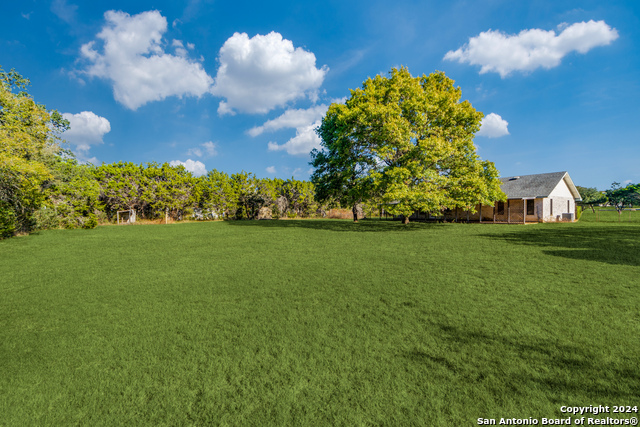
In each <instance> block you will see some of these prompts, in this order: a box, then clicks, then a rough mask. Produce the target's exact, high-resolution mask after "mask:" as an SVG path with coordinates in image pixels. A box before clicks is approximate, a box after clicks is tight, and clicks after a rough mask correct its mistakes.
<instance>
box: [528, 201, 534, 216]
mask: <svg viewBox="0 0 640 427" xmlns="http://www.w3.org/2000/svg"><path fill="white" fill-rule="evenodd" d="M535 202H536V201H535V200H533V199H529V200H527V215H533V214H534V209H535Z"/></svg>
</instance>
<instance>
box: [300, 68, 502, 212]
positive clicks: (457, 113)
mask: <svg viewBox="0 0 640 427" xmlns="http://www.w3.org/2000/svg"><path fill="white" fill-rule="evenodd" d="M460 98H461V91H460V89H459V88H457V87H455V86H454V81H453V80H451V79H449V78H448V77H446V76H445V74H444V73H442V72H436V73H433V74H431V75H429V76H426V75H423V76H422V77H412V76H411V74H410V73H409V71H408V70H407V69H406V68H404V67H402V68H400V69H396V68H394V69H393V70H391V72H390V75H389V77H382V76H376V77H375V78H374V79H371V78H370V79H368V80H366V81H365V82H364V83H363V86H362V88H361V89H356V90H352V91H351V96H350V97H349V98H348V99H347V100H346V102H345V104H344V105H342V104H332V105H331V106H330V107H329V110H328V111H327V114H326V116H325V118H324V119H323V122H322V125H321V126H320V128H319V134H320V137H321V138H322V150H321V151H318V152H314V153H313V155H312V156H313V161H312V165H313V166H314V167H316V172H315V173H314V176H313V178H312V181H313V182H314V183H315V184H316V186H317V192H318V194H319V195H320V198H321V199H322V198H325V197H329V196H333V197H336V198H340V199H342V200H346V201H348V202H350V203H351V204H355V203H354V202H356V201H358V200H366V199H370V198H371V197H373V196H374V195H380V200H381V201H382V202H384V203H386V204H387V208H386V210H387V211H389V212H390V213H392V214H395V215H401V216H402V217H403V218H404V220H403V222H405V223H408V222H409V216H410V215H411V214H412V213H413V212H415V211H418V210H420V211H423V212H428V213H439V212H441V211H442V210H444V209H447V208H449V209H453V208H457V207H462V208H469V209H474V208H475V206H476V205H477V204H480V203H481V204H492V203H493V202H494V201H495V200H504V199H505V197H506V196H505V195H504V193H503V192H502V191H501V190H500V181H499V180H498V171H497V170H496V168H495V166H494V164H493V163H492V162H488V161H482V160H480V159H479V157H478V155H477V154H476V150H475V146H474V145H473V136H474V134H475V133H476V132H477V131H478V130H479V129H480V120H481V119H482V113H480V112H478V111H476V110H475V109H474V108H473V107H472V106H471V104H470V103H469V102H468V101H463V102H460Z"/></svg>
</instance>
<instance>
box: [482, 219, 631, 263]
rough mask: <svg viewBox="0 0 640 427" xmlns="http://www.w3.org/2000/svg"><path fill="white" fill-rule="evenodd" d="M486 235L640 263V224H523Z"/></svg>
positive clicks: (553, 251) (578, 256)
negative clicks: (538, 225)
mask: <svg viewBox="0 0 640 427" xmlns="http://www.w3.org/2000/svg"><path fill="white" fill-rule="evenodd" d="M482 237H485V238H488V239H492V240H501V241H505V242H509V243H513V244H517V245H529V246H539V247H543V248H549V249H546V250H544V251H543V253H545V254H547V255H552V256H558V257H563V258H568V259H574V260H587V261H598V262H605V263H608V264H616V265H632V266H638V265H640V227H639V226H608V227H584V226H577V225H571V224H570V225H567V226H562V227H558V226H549V227H544V226H541V227H532V228H528V227H521V228H519V229H517V230H514V231H508V232H505V233H500V234H483V235H482Z"/></svg>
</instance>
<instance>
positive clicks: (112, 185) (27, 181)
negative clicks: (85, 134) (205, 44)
mask: <svg viewBox="0 0 640 427" xmlns="http://www.w3.org/2000/svg"><path fill="white" fill-rule="evenodd" d="M28 85H29V80H27V79H25V78H23V77H22V76H21V75H19V74H18V73H17V72H15V71H14V70H11V71H9V72H5V71H4V70H2V68H0V238H2V237H10V236H12V235H14V234H16V233H26V232H29V231H32V230H35V229H46V228H58V227H65V228H93V227H95V226H96V225H97V224H98V223H99V222H108V221H114V218H115V217H116V213H117V212H118V211H122V210H130V209H135V211H136V214H137V216H138V217H139V218H143V219H155V218H167V217H170V218H172V219H186V218H188V217H189V216H191V215H194V214H195V213H197V214H199V216H200V217H202V218H204V217H208V218H223V219H256V218H281V217H290V218H296V217H303V218H304V217H309V216H313V215H316V214H319V213H320V212H321V210H319V208H320V205H319V204H318V203H317V202H316V201H315V198H314V186H313V184H312V183H310V182H305V181H299V180H295V179H293V178H291V179H287V180H283V179H277V178H275V179H269V178H264V179H259V178H257V177H256V176H255V175H253V174H251V173H248V172H244V171H243V172H240V173H235V174H231V175H228V174H226V173H225V172H221V171H217V170H213V171H211V172H209V173H208V174H207V175H204V176H201V177H194V176H193V175H192V174H191V172H189V171H187V170H186V169H185V168H184V167H183V166H171V165H169V164H168V163H164V164H158V163H146V164H141V165H136V164H133V163H128V162H119V163H112V164H103V165H101V166H94V165H91V164H81V163H80V162H78V161H77V159H76V158H75V156H74V155H73V153H72V152H71V151H70V150H68V149H65V148H64V144H63V142H64V141H63V139H62V135H63V132H64V131H65V130H66V129H68V127H69V122H68V121H67V120H65V119H64V118H63V117H62V116H61V115H60V113H58V111H56V110H47V109H46V107H45V106H44V105H41V104H37V103H36V102H35V101H34V100H33V99H32V97H31V96H30V95H29V94H28V93H27V92H26V88H27V86H28Z"/></svg>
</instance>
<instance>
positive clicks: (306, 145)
mask: <svg viewBox="0 0 640 427" xmlns="http://www.w3.org/2000/svg"><path fill="white" fill-rule="evenodd" d="M318 126H320V121H317V122H315V123H313V124H310V125H307V126H302V127H298V128H296V136H294V137H293V138H291V139H290V140H288V141H287V142H285V143H284V144H280V145H279V144H278V143H276V142H271V141H270V142H269V145H268V148H269V151H281V150H284V151H286V152H287V153H288V154H291V155H292V156H305V155H307V154H309V152H310V151H311V150H313V149H314V148H320V143H321V142H322V140H321V139H320V137H319V136H318V134H317V133H316V128H317V127H318Z"/></svg>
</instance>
